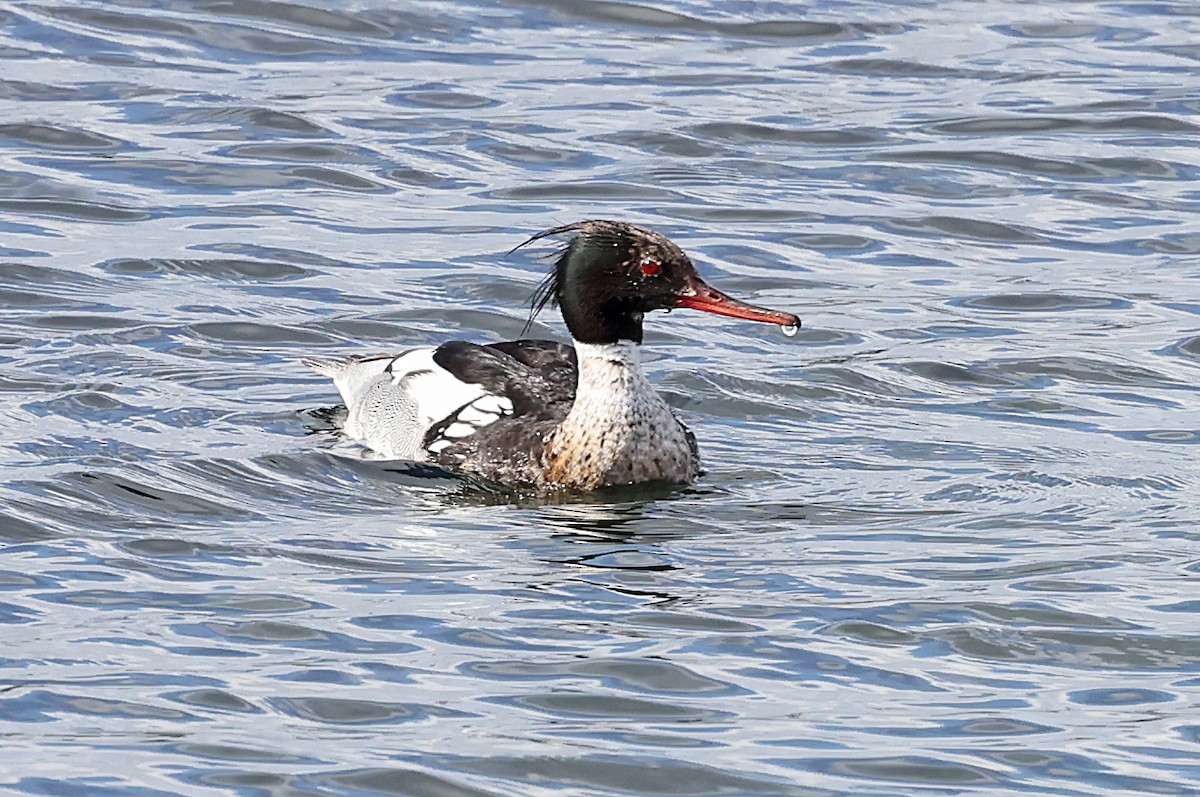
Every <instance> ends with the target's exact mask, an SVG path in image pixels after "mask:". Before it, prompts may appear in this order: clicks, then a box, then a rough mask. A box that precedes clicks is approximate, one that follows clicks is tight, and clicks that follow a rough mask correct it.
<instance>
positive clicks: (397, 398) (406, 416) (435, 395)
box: [308, 349, 512, 460]
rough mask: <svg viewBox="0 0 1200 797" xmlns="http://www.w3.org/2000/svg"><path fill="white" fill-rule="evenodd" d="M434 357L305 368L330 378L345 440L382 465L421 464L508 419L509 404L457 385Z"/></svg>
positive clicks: (422, 354) (422, 353)
mask: <svg viewBox="0 0 1200 797" xmlns="http://www.w3.org/2000/svg"><path fill="white" fill-rule="evenodd" d="M433 353H434V349H413V350H412V351H409V352H405V353H404V354H401V355H399V356H398V357H388V356H386V355H385V356H376V357H348V358H344V359H325V358H311V359H310V361H309V362H308V365H309V366H310V367H311V368H314V369H315V370H317V371H319V372H320V373H323V374H325V375H326V376H329V377H332V378H333V383H334V385H335V386H336V387H337V389H338V392H339V393H340V394H341V395H342V400H343V401H344V402H345V403H346V409H347V416H346V421H345V424H344V425H343V427H342V428H343V431H344V432H345V433H346V435H347V436H348V437H350V438H353V439H354V440H357V441H358V442H360V443H362V444H363V445H365V446H366V447H367V448H370V449H372V450H373V451H375V452H376V453H377V454H378V455H379V456H381V457H383V458H384V459H410V460H423V459H427V458H428V452H434V453H436V452H438V451H440V450H441V449H442V448H445V447H446V446H449V445H452V444H453V443H455V442H457V441H459V440H462V439H464V438H466V437H469V436H470V435H472V434H474V433H475V432H476V431H478V430H479V429H481V428H483V427H484V426H487V425H488V424H490V423H494V422H495V421H496V420H498V419H499V418H501V417H503V416H504V415H507V414H511V413H512V402H511V401H509V400H508V399H507V398H505V397H503V396H497V395H493V394H491V393H488V392H487V391H486V390H485V389H484V388H483V386H482V385H476V384H471V383H469V382H462V381H460V380H459V379H458V378H457V377H455V376H454V375H453V374H452V373H450V372H449V371H447V370H445V369H444V368H442V367H441V366H440V365H438V364H437V363H435V362H434V361H433ZM451 417H452V418H453V421H452V422H451V423H449V424H448V425H447V426H446V428H445V430H444V431H443V432H442V433H441V434H440V435H439V437H438V441H437V443H435V444H434V446H430V447H429V448H428V449H426V448H423V447H422V443H423V442H424V439H425V435H426V434H427V433H428V432H429V430H430V429H431V428H433V427H434V426H435V425H439V424H441V423H443V422H444V421H446V420H447V419H449V418H451ZM435 446H437V447H435Z"/></svg>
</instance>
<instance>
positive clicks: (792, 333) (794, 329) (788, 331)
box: [779, 324, 800, 338]
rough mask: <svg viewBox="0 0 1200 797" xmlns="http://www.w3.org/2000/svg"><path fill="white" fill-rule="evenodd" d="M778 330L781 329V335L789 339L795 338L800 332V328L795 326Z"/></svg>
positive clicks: (791, 325)
mask: <svg viewBox="0 0 1200 797" xmlns="http://www.w3.org/2000/svg"><path fill="white" fill-rule="evenodd" d="M779 328H780V329H782V330H783V334H785V335H787V336H788V337H789V338H794V337H796V333H797V332H799V331H800V327H798V326H796V325H795V324H788V325H787V326H781V327H779Z"/></svg>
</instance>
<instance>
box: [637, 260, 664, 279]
mask: <svg viewBox="0 0 1200 797" xmlns="http://www.w3.org/2000/svg"><path fill="white" fill-rule="evenodd" d="M660 271H662V264H661V263H659V262H658V261H657V260H650V259H646V260H643V261H642V273H643V274H645V275H646V276H647V277H653V276H654V275H655V274H657V273H658V272H660Z"/></svg>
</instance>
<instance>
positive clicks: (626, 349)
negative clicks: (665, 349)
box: [572, 340, 642, 371]
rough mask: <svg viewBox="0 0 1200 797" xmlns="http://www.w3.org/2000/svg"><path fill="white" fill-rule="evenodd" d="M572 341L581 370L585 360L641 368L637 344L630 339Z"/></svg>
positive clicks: (638, 369) (635, 368)
mask: <svg viewBox="0 0 1200 797" xmlns="http://www.w3.org/2000/svg"><path fill="white" fill-rule="evenodd" d="M572 342H573V343H574V344H575V354H576V356H578V357H579V368H580V370H581V371H582V370H583V364H584V363H585V362H586V363H595V362H608V363H616V364H617V365H624V366H625V367H626V368H632V369H634V370H637V371H640V370H641V367H642V358H641V355H640V353H639V351H638V345H637V344H636V343H634V342H633V341H632V340H619V341H617V342H616V343H580V342H579V341H577V340H576V341H572Z"/></svg>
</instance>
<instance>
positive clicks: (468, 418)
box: [426, 393, 513, 454]
mask: <svg viewBox="0 0 1200 797" xmlns="http://www.w3.org/2000/svg"><path fill="white" fill-rule="evenodd" d="M512 408H513V407H512V402H511V401H509V400H508V399H507V398H505V397H504V396H497V395H494V394H492V393H484V394H483V395H482V396H480V397H479V398H477V399H475V400H474V401H472V402H470V403H469V404H467V405H465V406H463V407H462V409H460V410H459V411H458V412H456V413H454V415H453V416H451V417H453V419H454V420H453V421H452V422H451V423H450V424H449V425H447V426H446V428H445V429H442V430H441V432H439V433H438V437H437V439H436V440H434V441H433V442H432V443H430V444H429V445H428V446H426V448H427V449H428V450H429V451H430V452H431V453H434V454H437V453H439V452H441V451H444V450H446V449H447V448H449V447H450V446H452V445H454V444H455V443H458V442H461V441H462V440H464V439H466V438H468V437H470V436H471V435H473V434H475V433H476V432H478V431H479V430H480V429H482V428H483V427H485V426H488V425H489V424H493V423H495V422H496V421H498V420H500V419H501V418H503V417H504V416H505V415H511V414H512ZM447 420H448V419H447Z"/></svg>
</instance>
